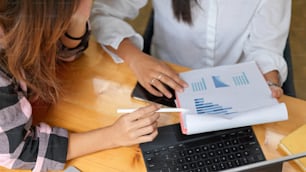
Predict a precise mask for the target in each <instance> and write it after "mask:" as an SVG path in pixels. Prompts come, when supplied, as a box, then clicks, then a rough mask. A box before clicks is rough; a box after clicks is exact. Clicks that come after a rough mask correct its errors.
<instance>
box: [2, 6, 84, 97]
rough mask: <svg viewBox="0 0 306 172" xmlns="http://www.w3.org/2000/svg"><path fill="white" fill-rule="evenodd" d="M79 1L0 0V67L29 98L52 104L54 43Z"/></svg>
mask: <svg viewBox="0 0 306 172" xmlns="http://www.w3.org/2000/svg"><path fill="white" fill-rule="evenodd" d="M78 4H79V1H78V0H0V24H1V27H2V29H3V31H4V36H3V37H2V38H1V39H0V41H1V42H0V46H1V48H2V50H1V56H0V58H1V64H0V65H1V66H0V67H1V68H5V69H6V70H7V71H9V73H10V74H11V75H13V77H14V78H16V80H17V81H23V82H25V83H26V84H27V87H28V88H29V89H30V93H31V96H37V97H39V98H41V99H42V100H44V101H47V102H55V101H56V99H57V98H58V96H59V93H60V87H59V82H58V79H57V77H56V66H57V65H56V51H57V43H58V41H59V39H60V37H61V36H62V35H63V33H64V32H65V30H66V29H67V28H68V25H69V21H70V18H71V16H72V14H73V13H74V11H75V10H76V8H77V6H78Z"/></svg>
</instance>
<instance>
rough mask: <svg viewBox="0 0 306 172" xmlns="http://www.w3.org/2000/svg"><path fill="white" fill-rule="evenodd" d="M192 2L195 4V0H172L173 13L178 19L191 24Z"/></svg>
mask: <svg viewBox="0 0 306 172" xmlns="http://www.w3.org/2000/svg"><path fill="white" fill-rule="evenodd" d="M192 3H195V4H196V3H197V0H172V9H173V14H174V16H175V18H176V19H177V20H178V21H183V22H185V23H187V24H189V25H192V12H191V7H192V5H193V4H192Z"/></svg>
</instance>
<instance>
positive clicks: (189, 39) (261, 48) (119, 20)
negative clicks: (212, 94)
mask: <svg viewBox="0 0 306 172" xmlns="http://www.w3.org/2000/svg"><path fill="white" fill-rule="evenodd" d="M152 2H153V8H154V35H153V40H152V45H151V53H152V55H153V56H155V57H158V58H160V59H162V60H165V61H169V62H172V63H176V64H179V65H182V66H187V67H190V68H205V67H213V66H219V65H227V64H235V63H239V62H244V61H256V63H257V64H258V66H259V68H260V69H261V71H262V72H263V73H267V72H269V71H272V70H278V71H279V74H280V81H281V82H282V83H283V82H284V81H285V79H286V77H287V65H286V62H285V60H284V58H283V50H284V47H285V43H286V40H287V37H288V34H289V26H290V18H291V0H198V5H194V6H192V19H193V25H188V24H186V23H183V22H178V21H177V20H176V19H175V17H174V15H173V12H172V5H171V0H152ZM146 3H147V0H115V1H114V0H95V1H94V5H93V10H92V16H91V24H92V32H93V34H94V35H95V37H96V39H97V41H98V42H99V43H100V44H101V45H102V46H103V45H110V46H112V47H113V48H118V46H119V44H120V42H121V41H122V40H123V39H124V38H127V37H129V38H131V40H132V41H133V42H134V43H135V44H136V45H137V46H138V47H139V48H141V49H142V47H143V39H142V37H141V35H139V34H138V33H136V32H135V31H134V29H133V28H132V27H131V26H130V25H129V24H128V23H126V22H125V21H124V19H126V18H130V19H132V18H135V17H136V16H137V15H138V12H139V9H140V8H141V7H143V6H144V5H145V4H146ZM112 57H113V58H114V60H115V61H118V62H119V61H120V58H118V57H116V56H115V55H113V54H112Z"/></svg>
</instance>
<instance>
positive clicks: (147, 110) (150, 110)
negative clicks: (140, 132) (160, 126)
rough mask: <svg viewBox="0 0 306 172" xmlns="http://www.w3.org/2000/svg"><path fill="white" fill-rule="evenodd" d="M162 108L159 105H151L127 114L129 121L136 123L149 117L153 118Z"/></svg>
mask: <svg viewBox="0 0 306 172" xmlns="http://www.w3.org/2000/svg"><path fill="white" fill-rule="evenodd" d="M160 108H161V106H160V105H158V104H150V105H149V106H145V107H141V108H139V109H137V110H136V111H135V112H133V113H130V114H127V115H128V118H129V121H136V120H139V119H143V118H146V117H148V116H152V115H153V114H154V113H156V111H157V110H158V109H160Z"/></svg>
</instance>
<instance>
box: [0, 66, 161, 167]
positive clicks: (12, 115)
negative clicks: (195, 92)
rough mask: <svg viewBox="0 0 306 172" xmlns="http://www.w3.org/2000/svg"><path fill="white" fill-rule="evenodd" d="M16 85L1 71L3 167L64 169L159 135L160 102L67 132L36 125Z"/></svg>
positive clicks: (0, 120)
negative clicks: (85, 158)
mask: <svg viewBox="0 0 306 172" xmlns="http://www.w3.org/2000/svg"><path fill="white" fill-rule="evenodd" d="M15 84H16V83H13V82H12V80H11V79H10V78H9V77H7V76H5V74H4V73H3V72H1V71H0V100H1V102H0V117H1V118H0V141H1V142H0V143H1V148H0V157H1V161H0V166H3V167H6V168H9V169H33V171H34V172H36V171H39V172H44V171H48V170H62V169H63V168H64V166H65V162H66V159H73V158H76V157H79V156H82V155H85V154H89V153H93V152H96V151H100V150H104V149H109V148H114V147H119V146H129V145H133V144H138V143H143V142H148V141H151V140H153V139H154V138H155V137H156V136H157V119H158V118H159V113H156V111H157V110H158V109H159V108H160V107H159V106H157V105H149V106H147V107H143V108H140V109H138V110H137V111H135V112H133V113H130V114H124V115H122V116H121V117H119V119H118V120H117V121H116V122H115V123H114V124H112V125H110V126H108V127H104V128H99V129H96V130H92V131H88V132H83V133H68V132H67V130H65V129H63V128H57V127H51V126H49V125H47V124H45V123H40V124H39V125H37V126H33V125H32V107H31V104H30V103H29V101H28V100H27V99H26V98H25V97H24V96H20V95H22V94H23V93H22V92H16V91H17V89H18V88H16V85H15ZM68 135H69V140H68ZM88 145H90V146H88Z"/></svg>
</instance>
